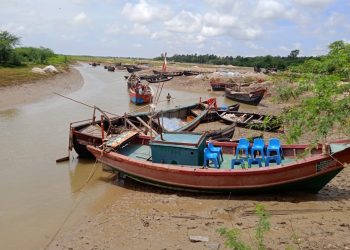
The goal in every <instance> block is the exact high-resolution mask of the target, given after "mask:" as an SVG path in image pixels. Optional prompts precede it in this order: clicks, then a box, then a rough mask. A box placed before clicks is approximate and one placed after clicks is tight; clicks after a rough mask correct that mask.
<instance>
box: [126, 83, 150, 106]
mask: <svg viewBox="0 0 350 250" xmlns="http://www.w3.org/2000/svg"><path fill="white" fill-rule="evenodd" d="M128 91H129V97H130V101H131V102H132V103H134V104H136V105H142V104H147V103H150V102H151V101H152V98H153V90H152V88H151V87H150V86H148V85H146V84H141V83H137V84H136V85H132V86H131V87H130V88H128Z"/></svg>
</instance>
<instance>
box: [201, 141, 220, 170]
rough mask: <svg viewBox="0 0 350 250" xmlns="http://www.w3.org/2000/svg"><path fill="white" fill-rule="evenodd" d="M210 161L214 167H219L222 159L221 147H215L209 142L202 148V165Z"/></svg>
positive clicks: (206, 164)
mask: <svg viewBox="0 0 350 250" xmlns="http://www.w3.org/2000/svg"><path fill="white" fill-rule="evenodd" d="M210 161H211V162H213V163H214V166H215V168H220V164H221V163H222V162H223V161H224V158H223V155H222V148H221V147H215V146H214V145H213V143H211V142H209V143H208V147H207V148H205V149H204V163H203V165H204V166H208V165H209V163H210Z"/></svg>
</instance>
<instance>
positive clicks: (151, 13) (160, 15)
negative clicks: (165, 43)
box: [122, 0, 170, 23]
mask: <svg viewBox="0 0 350 250" xmlns="http://www.w3.org/2000/svg"><path fill="white" fill-rule="evenodd" d="M169 12H170V11H169V9H168V8H167V7H164V6H159V5H150V4H148V2H147V1H146V0H140V2H138V3H137V4H132V3H126V4H125V5H124V7H123V9H122V15H123V16H124V17H126V18H128V19H129V20H131V21H133V22H137V23H148V22H152V21H154V20H163V19H165V18H167V17H168V15H169Z"/></svg>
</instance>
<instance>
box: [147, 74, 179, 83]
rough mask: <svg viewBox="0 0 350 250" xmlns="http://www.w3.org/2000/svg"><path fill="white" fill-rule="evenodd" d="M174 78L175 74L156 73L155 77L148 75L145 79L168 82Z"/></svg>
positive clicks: (150, 81) (151, 81) (154, 81)
mask: <svg viewBox="0 0 350 250" xmlns="http://www.w3.org/2000/svg"><path fill="white" fill-rule="evenodd" d="M171 79H173V76H164V75H155V76H153V77H147V78H145V80H146V81H147V82H149V83H157V82H166V81H170V80H171Z"/></svg>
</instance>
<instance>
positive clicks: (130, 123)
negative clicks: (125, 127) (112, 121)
mask: <svg viewBox="0 0 350 250" xmlns="http://www.w3.org/2000/svg"><path fill="white" fill-rule="evenodd" d="M124 119H125V121H126V122H127V124H129V125H130V126H131V127H133V128H134V129H136V130H137V131H139V132H141V133H142V134H143V131H142V130H141V129H139V128H138V127H136V126H135V124H133V123H132V122H131V121H130V120H129V119H128V118H126V117H125V118H124Z"/></svg>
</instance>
